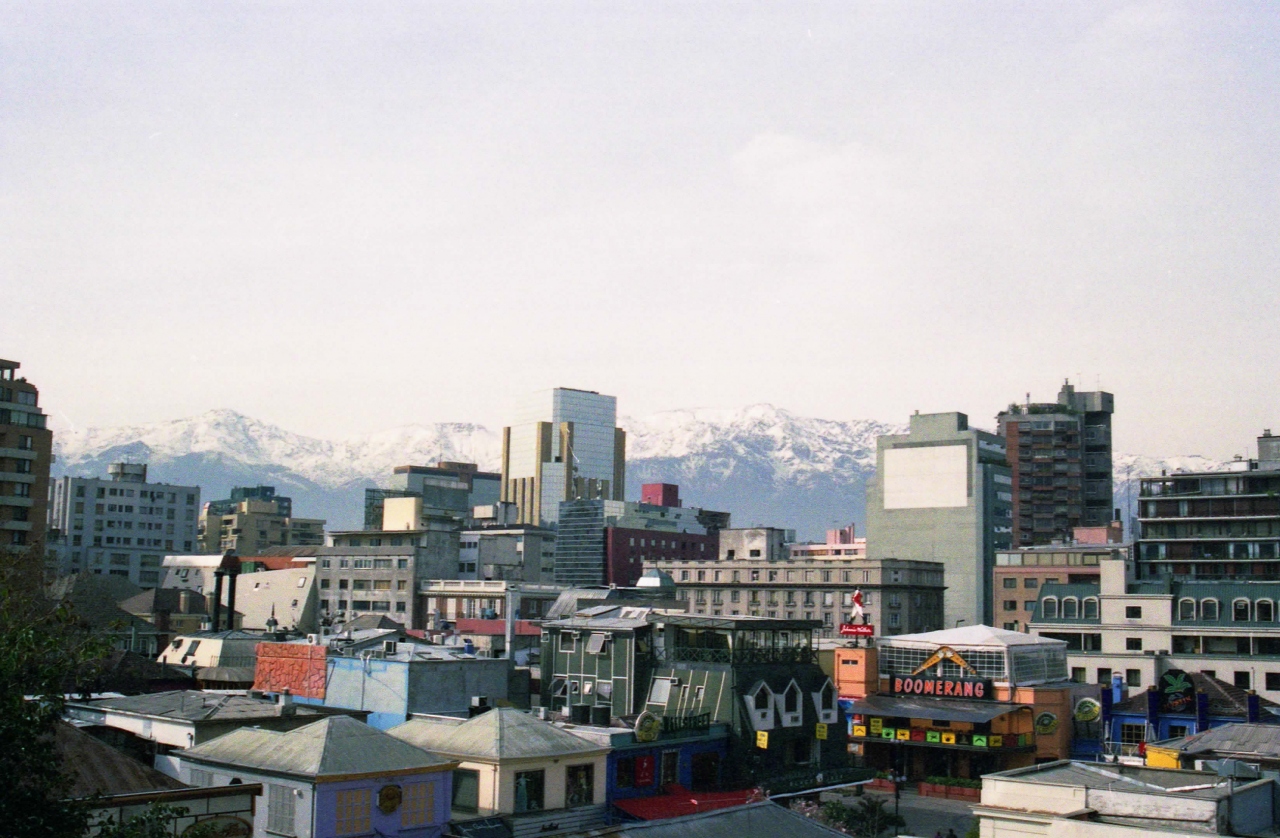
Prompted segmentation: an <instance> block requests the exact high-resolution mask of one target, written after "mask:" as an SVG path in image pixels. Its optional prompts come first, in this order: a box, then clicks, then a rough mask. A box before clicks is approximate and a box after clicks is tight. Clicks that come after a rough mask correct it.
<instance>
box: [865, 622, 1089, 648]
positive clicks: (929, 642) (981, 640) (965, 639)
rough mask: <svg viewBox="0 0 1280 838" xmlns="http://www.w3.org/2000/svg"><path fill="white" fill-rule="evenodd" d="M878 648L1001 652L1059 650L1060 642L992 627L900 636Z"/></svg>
mask: <svg viewBox="0 0 1280 838" xmlns="http://www.w3.org/2000/svg"><path fill="white" fill-rule="evenodd" d="M878 642H879V644H880V645H881V646H908V647H916V648H933V647H937V646H961V647H964V648H966V649H992V650H997V649H998V650H1004V649H1008V648H1009V647H1011V646H1062V647H1064V648H1065V647H1066V645H1067V644H1066V642H1065V641H1063V640H1053V639H1051V638H1048V637H1038V636H1036V635H1034V634H1024V633H1023V632H1020V631H1008V630H1006V629H998V628H994V627H992V626H982V625H977V626H960V627H959V628H949V629H942V630H941V631H928V632H924V633H923V634H899V635H897V636H895V637H886V638H883V639H882V640H880V641H878Z"/></svg>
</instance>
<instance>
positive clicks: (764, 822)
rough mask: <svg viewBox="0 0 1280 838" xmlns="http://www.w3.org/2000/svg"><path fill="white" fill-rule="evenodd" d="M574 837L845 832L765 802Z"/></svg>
mask: <svg viewBox="0 0 1280 838" xmlns="http://www.w3.org/2000/svg"><path fill="white" fill-rule="evenodd" d="M578 834H579V835H580V836H582V838H595V836H600V838H603V836H606V835H608V836H617V838H632V836H634V838H667V836H670V838H743V836H749V835H785V836H787V838H832V836H836V835H844V834H845V833H842V832H837V831H836V830H834V829H832V828H831V827H829V826H825V825H823V824H820V823H818V822H817V821H815V820H814V819H813V818H806V817H805V816H804V815H801V814H799V813H797V812H792V811H791V810H790V809H786V808H784V807H782V806H779V805H778V804H777V803H771V802H768V801H766V802H763V803H748V804H747V805H746V806H734V807H732V808H729V809H718V810H716V811H714V812H701V813H699V814H696V815H685V816H683V817H679V818H666V819H663V820H654V821H642V822H640V823H625V824H621V825H619V826H606V827H600V828H598V829H592V830H589V831H587V832H581V833H578Z"/></svg>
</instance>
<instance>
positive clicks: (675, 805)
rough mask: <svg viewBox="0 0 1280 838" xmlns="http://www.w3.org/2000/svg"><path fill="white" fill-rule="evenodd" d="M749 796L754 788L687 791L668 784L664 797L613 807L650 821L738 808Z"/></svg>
mask: <svg viewBox="0 0 1280 838" xmlns="http://www.w3.org/2000/svg"><path fill="white" fill-rule="evenodd" d="M753 796H758V792H757V791H756V790H755V789H746V790H743V791H714V792H691V791H689V790H688V789H686V788H684V787H683V786H676V785H672V786H667V793H666V794H658V795H654V796H653V797H631V798H628V799H626V800H615V801H613V805H614V806H617V807H618V808H619V809H621V810H622V811H624V812H626V813H627V814H628V815H631V816H632V817H634V818H639V819H640V820H642V821H653V820H661V819H663V818H674V817H678V816H680V815H692V814H695V813H697V812H710V811H712V810H714V809H727V808H729V807H730V806H742V805H744V804H746V803H747V802H748V801H749V800H750V799H752V797H753Z"/></svg>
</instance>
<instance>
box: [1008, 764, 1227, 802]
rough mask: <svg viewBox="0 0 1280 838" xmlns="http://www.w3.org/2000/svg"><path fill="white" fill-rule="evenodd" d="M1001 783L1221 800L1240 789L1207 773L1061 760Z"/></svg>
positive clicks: (1013, 774) (1011, 774)
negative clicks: (1035, 784)
mask: <svg viewBox="0 0 1280 838" xmlns="http://www.w3.org/2000/svg"><path fill="white" fill-rule="evenodd" d="M987 776H995V777H998V778H999V779H1001V780H1015V781H1028V782H1033V783H1043V784H1047V785H1054V786H1074V787H1076V788H1085V789H1101V790H1105V791H1130V792H1138V793H1141V794H1159V795H1176V796H1186V797H1195V798H1199V799H1201V800H1220V799H1222V798H1226V797H1230V796H1231V795H1232V794H1233V793H1234V792H1235V791H1237V790H1239V789H1240V787H1241V784H1240V783H1232V781H1231V779H1230V778H1228V777H1219V776H1218V775H1217V774H1214V773H1211V772H1207V771H1177V770H1174V769H1169V768H1145V767H1143V766H1139V765H1120V764H1116V763H1085V762H1072V761H1070V760H1059V761H1058V762H1048V763H1044V764H1042V765H1033V766H1029V767H1027V768H1015V769H1013V770H1012V771H1001V772H999V773H997V774H995V775H987Z"/></svg>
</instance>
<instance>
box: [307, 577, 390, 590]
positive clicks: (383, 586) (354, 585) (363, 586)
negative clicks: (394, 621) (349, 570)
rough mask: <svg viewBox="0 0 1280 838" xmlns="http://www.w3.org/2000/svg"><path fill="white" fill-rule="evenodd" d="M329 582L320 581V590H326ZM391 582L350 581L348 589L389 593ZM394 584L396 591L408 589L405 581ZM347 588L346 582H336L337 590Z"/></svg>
mask: <svg viewBox="0 0 1280 838" xmlns="http://www.w3.org/2000/svg"><path fill="white" fill-rule="evenodd" d="M331 581H332V580H329V579H321V580H320V589H321V590H328V589H329V585H330V582H331ZM391 581H392V580H390V579H352V580H350V588H351V590H353V591H389V590H391ZM395 583H396V584H395V589H396V590H397V591H407V590H408V589H409V583H408V581H407V580H404V579H397V580H395ZM347 587H348V580H346V579H339V580H338V590H340V591H345V590H347Z"/></svg>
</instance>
